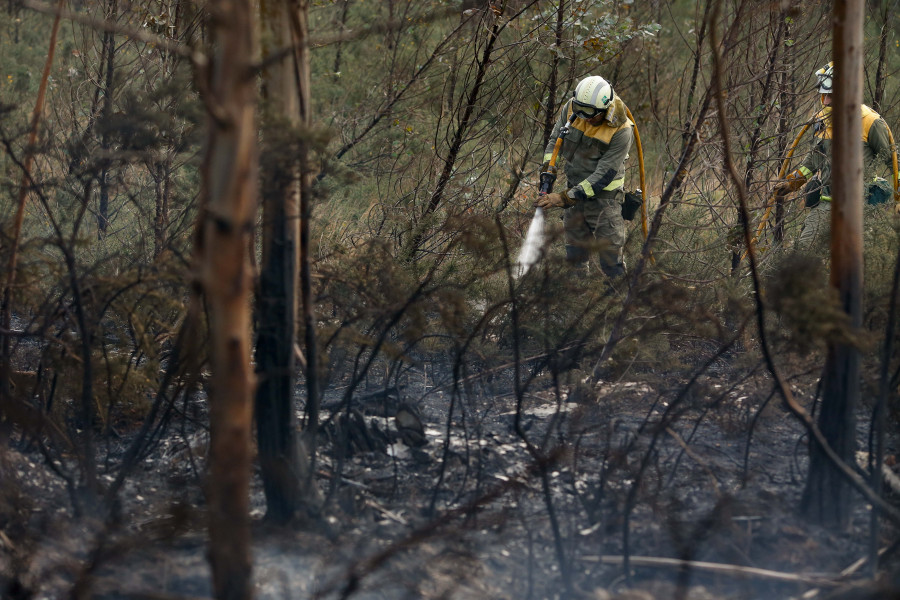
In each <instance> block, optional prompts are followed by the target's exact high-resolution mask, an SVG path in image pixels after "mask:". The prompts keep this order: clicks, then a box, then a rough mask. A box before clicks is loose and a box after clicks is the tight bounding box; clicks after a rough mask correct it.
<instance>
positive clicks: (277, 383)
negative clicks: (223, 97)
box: [256, 0, 318, 523]
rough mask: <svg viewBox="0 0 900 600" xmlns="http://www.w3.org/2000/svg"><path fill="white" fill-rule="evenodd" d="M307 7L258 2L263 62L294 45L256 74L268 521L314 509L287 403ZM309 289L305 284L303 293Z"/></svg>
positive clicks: (262, 453) (312, 392)
mask: <svg viewBox="0 0 900 600" xmlns="http://www.w3.org/2000/svg"><path fill="white" fill-rule="evenodd" d="M305 10H306V5H305V3H301V6H295V5H293V4H292V3H290V2H287V1H285V0H271V1H270V0H263V1H262V2H261V3H260V15H261V25H262V29H263V31H264V32H265V36H264V38H263V39H264V40H265V43H264V45H263V48H262V52H263V62H264V63H269V60H268V59H270V58H271V57H274V56H276V55H277V54H278V53H279V52H282V51H283V50H284V49H286V48H294V51H293V52H290V53H289V54H288V55H287V56H286V57H285V58H283V59H281V60H275V61H272V62H271V63H270V64H269V66H268V67H267V68H266V69H265V70H264V71H263V74H262V84H263V98H264V100H265V108H266V110H265V112H264V125H263V132H264V133H263V137H264V140H265V144H266V145H265V153H264V155H263V157H264V158H263V161H262V169H263V177H262V178H261V179H262V181H263V188H262V189H263V197H262V200H263V242H262V246H263V259H262V272H261V277H260V285H259V297H258V302H257V323H258V327H259V333H258V337H257V341H256V360H257V372H258V373H259V388H258V389H257V392H256V431H257V443H258V446H259V460H260V467H261V469H262V479H263V486H264V488H265V494H266V508H267V512H266V518H267V519H270V520H272V521H275V522H281V523H283V522H286V521H289V520H291V519H292V518H293V517H294V516H295V515H296V514H297V513H298V511H301V510H303V509H310V508H312V507H313V505H314V503H315V499H316V494H315V492H314V488H313V482H312V478H311V477H310V473H311V467H310V458H309V455H308V453H307V451H306V449H305V448H304V447H303V445H302V444H301V443H300V441H299V440H298V436H297V418H296V416H295V415H296V413H295V411H294V400H293V390H294V382H295V376H294V372H295V368H296V365H295V360H294V356H295V353H294V347H295V345H296V343H297V341H296V340H297V336H296V331H297V305H298V294H297V291H298V290H297V283H298V269H299V252H300V247H301V222H303V223H305V220H304V219H305V217H306V215H307V213H308V208H307V209H305V210H304V211H303V217H302V218H301V208H300V207H301V198H302V197H303V193H304V191H305V192H306V196H305V197H306V199H307V202H306V206H308V204H309V202H308V196H309V184H308V181H305V180H308V176H307V172H308V168H306V157H307V155H308V150H307V147H306V141H305V140H304V139H303V138H304V136H306V135H307V134H308V128H307V127H306V126H308V121H309V118H308V114H309V110H308V106H309V87H308V84H309V77H308V75H307V74H308V72H309V69H308V58H307V56H308V54H307V50H306V48H305V45H304V44H305V40H306V34H305V26H304V25H303V24H304V23H305V20H306V19H305V16H302V17H301V16H299V15H297V14H296V13H297V12H299V11H305ZM297 30H299V31H300V32H301V33H300V35H297V33H296V31H297ZM304 83H305V86H306V87H304ZM284 132H288V135H284ZM308 287H309V286H304V287H303V289H304V291H306V290H307V288H308ZM303 302H304V306H306V305H307V303H308V302H310V298H308V296H307V294H304V296H303ZM310 321H311V322H310V323H308V324H307V330H308V331H309V330H310V329H312V331H310V333H311V334H312V335H313V340H314V333H315V331H314V327H315V323H314V321H313V320H310ZM309 337H310V336H309V335H308V336H307V349H308V350H307V353H308V355H309V356H310V357H314V356H315V353H316V350H315V345H314V342H313V345H312V348H310V342H309ZM314 367H315V361H312V368H310V369H309V370H308V373H307V382H308V386H307V387H308V391H309V393H308V395H307V398H308V402H307V405H308V407H311V408H314V407H315V406H316V405H317V396H318V394H317V382H316V379H315V376H314V373H315V370H314ZM311 413H312V414H315V413H316V411H315V410H312V411H311ZM311 425H312V423H311ZM306 512H307V513H309V512H312V511H311V510H306Z"/></svg>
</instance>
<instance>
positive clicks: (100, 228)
mask: <svg viewBox="0 0 900 600" xmlns="http://www.w3.org/2000/svg"><path fill="white" fill-rule="evenodd" d="M118 12H119V3H118V1H117V0H109V2H108V4H107V9H106V20H107V21H108V22H110V23H115V22H116V18H117V16H118ZM115 56H116V39H115V36H114V35H113V33H112V32H111V31H107V32H104V34H103V60H104V62H105V65H104V66H103V71H104V82H103V120H104V121H105V120H108V119H109V118H110V116H112V112H113V110H112V109H113V75H114V74H115ZM109 137H110V135H109V127H104V128H103V135H102V136H101V138H100V149H101V151H102V153H103V155H104V159H103V167H102V168H101V169H100V176H99V185H98V188H99V192H100V198H99V202H98V204H97V238H98V239H103V237H104V236H105V235H106V229H107V227H108V226H109V165H110V160H109V148H110V141H109Z"/></svg>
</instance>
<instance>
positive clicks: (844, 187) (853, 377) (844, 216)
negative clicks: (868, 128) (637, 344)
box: [801, 0, 864, 526]
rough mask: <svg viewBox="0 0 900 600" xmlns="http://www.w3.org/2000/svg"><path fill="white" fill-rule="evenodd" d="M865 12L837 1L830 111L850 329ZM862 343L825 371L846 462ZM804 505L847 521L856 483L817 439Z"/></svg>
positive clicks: (824, 422)
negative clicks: (831, 106)
mask: <svg viewBox="0 0 900 600" xmlns="http://www.w3.org/2000/svg"><path fill="white" fill-rule="evenodd" d="M863 10H864V7H863V5H862V4H860V3H856V2H849V1H847V0H836V1H835V3H834V70H835V89H834V98H833V102H834V108H833V113H832V119H833V121H832V122H833V127H834V140H833V144H832V157H831V160H832V165H833V167H834V168H833V169H832V180H831V186H832V190H831V191H832V198H833V201H832V207H831V211H832V212H831V285H832V286H834V287H835V288H836V289H837V291H838V294H839V297H840V301H841V305H842V306H843V308H844V310H845V311H846V313H847V315H848V316H849V317H850V324H851V326H852V327H855V328H858V327H860V326H861V325H862V281H863V254H862V216H863V206H862V168H863V163H862V146H861V144H860V140H861V139H862V120H861V119H860V103H861V102H862V66H863V63H862V49H863ZM859 376H860V356H859V349H858V348H855V347H853V346H852V345H850V344H847V343H830V344H829V347H828V356H827V359H826V363H825V374H824V376H823V382H824V385H823V390H824V391H823V398H822V412H821V413H820V415H819V428H820V429H821V430H822V433H823V434H824V436H825V439H826V440H827V442H828V444H829V445H830V446H831V447H832V448H833V449H834V451H835V453H836V454H837V455H838V456H839V457H840V458H841V459H843V460H844V461H845V462H848V463H851V462H852V460H853V455H854V451H855V449H856V418H855V413H854V411H855V408H856V404H857V402H858V400H859ZM801 503H802V504H801V507H802V510H803V511H804V513H805V514H806V515H807V516H808V517H809V518H810V519H811V520H812V521H814V522H817V523H822V524H826V525H832V526H843V525H846V524H847V522H848V520H849V517H850V509H851V486H850V483H849V482H848V481H847V480H846V478H845V477H844V476H843V475H842V474H841V473H840V471H839V470H838V469H837V468H836V467H835V465H834V464H833V463H832V461H831V460H830V459H829V458H828V457H827V456H826V455H825V452H824V451H823V449H822V448H821V447H820V446H819V444H817V443H813V444H812V445H811V446H810V463H809V478H808V480H807V482H806V489H805V490H804V492H803V498H802V500H801Z"/></svg>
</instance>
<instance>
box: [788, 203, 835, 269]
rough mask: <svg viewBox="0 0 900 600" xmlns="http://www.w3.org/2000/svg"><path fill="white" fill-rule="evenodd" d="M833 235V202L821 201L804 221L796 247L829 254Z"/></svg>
mask: <svg viewBox="0 0 900 600" xmlns="http://www.w3.org/2000/svg"><path fill="white" fill-rule="evenodd" d="M830 236H831V202H829V201H825V200H823V201H821V202H819V203H818V204H816V205H815V206H813V207H812V208H811V209H809V214H808V215H806V219H805V220H804V221H803V227H802V228H801V229H800V236H799V237H798V238H797V242H796V245H795V247H796V249H797V250H800V251H802V252H813V253H816V254H819V253H820V252H822V251H825V252H826V254H825V256H827V251H828V248H827V244H828V242H829V239H830ZM822 246H826V247H824V248H823V247H822Z"/></svg>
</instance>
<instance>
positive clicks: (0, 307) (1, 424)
mask: <svg viewBox="0 0 900 600" xmlns="http://www.w3.org/2000/svg"><path fill="white" fill-rule="evenodd" d="M64 3H65V0H59V2H58V3H57V6H56V8H57V12H56V17H55V18H54V20H53V27H52V29H51V30H50V44H49V47H48V48H47V60H46V61H45V62H44V70H43V72H42V74H41V83H40V85H39V86H38V94H37V100H35V103H34V110H33V111H32V113H31V127H30V129H29V131H28V145H27V146H26V147H25V161H24V162H23V167H22V181H21V183H20V184H19V195H18V199H17V202H16V214H15V217H14V218H13V234H12V241H11V243H10V246H9V260H8V261H7V264H6V275H5V277H4V285H3V298H2V300H0V329H2V330H3V332H7V331H9V330H10V326H11V323H12V290H13V286H14V285H15V283H16V268H17V265H18V259H19V238H20V237H21V234H22V224H23V222H24V220H25V202H26V200H28V190H29V189H30V188H31V183H32V174H31V166H32V164H34V153H33V150H32V149H33V148H34V145H35V143H36V142H37V135H38V126H39V125H40V123H41V115H42V114H43V112H44V99H45V98H46V96H47V85H48V82H49V80H50V68H51V67H52V66H53V56H54V54H56V38H57V35H58V33H59V21H60V14H61V12H62V8H63V6H64ZM16 31H18V29H17V30H16ZM0 339H2V344H0V445H2V444H3V443H4V438H5V429H6V416H5V404H6V402H8V401H10V386H9V378H10V371H11V370H12V366H11V360H12V340H11V338H10V335H9V334H8V333H0ZM92 460H93V457H92Z"/></svg>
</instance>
